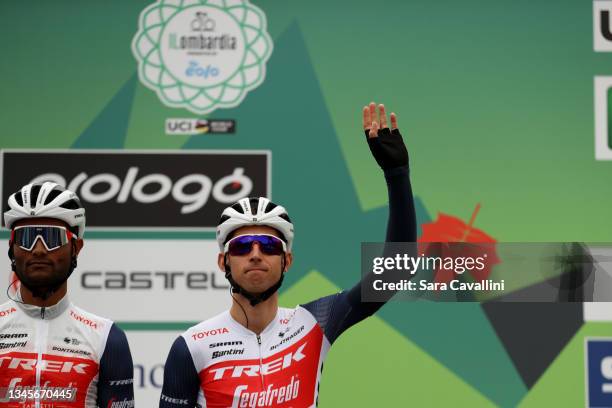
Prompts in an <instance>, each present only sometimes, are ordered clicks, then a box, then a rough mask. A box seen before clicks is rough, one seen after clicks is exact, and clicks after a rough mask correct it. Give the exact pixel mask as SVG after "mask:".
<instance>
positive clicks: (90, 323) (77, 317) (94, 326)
mask: <svg viewBox="0 0 612 408" xmlns="http://www.w3.org/2000/svg"><path fill="white" fill-rule="evenodd" d="M70 317H72V318H73V319H74V320H76V321H77V322H80V323H83V324H84V325H85V326H89V327H91V328H92V329H96V330H97V329H98V323H97V322H94V321H93V320H89V319H87V318H85V317H83V316H80V315H78V314H76V313H74V311H72V310H71V311H70Z"/></svg>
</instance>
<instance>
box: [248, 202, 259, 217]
mask: <svg viewBox="0 0 612 408" xmlns="http://www.w3.org/2000/svg"><path fill="white" fill-rule="evenodd" d="M249 205H250V206H251V214H257V206H258V205H259V198H249Z"/></svg>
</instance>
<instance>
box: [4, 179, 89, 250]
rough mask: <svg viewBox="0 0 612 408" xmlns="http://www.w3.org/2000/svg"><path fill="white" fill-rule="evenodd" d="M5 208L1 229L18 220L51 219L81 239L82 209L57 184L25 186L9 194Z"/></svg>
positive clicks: (82, 230) (72, 194) (73, 196)
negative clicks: (63, 223) (73, 229)
mask: <svg viewBox="0 0 612 408" xmlns="http://www.w3.org/2000/svg"><path fill="white" fill-rule="evenodd" d="M8 206H9V207H10V210H8V211H6V212H5V213H4V225H5V226H6V227H7V228H8V229H11V228H12V227H13V224H15V223H16V222H17V221H19V220H22V219H27V218H43V217H44V218H55V219H58V220H62V221H64V222H65V223H66V224H68V225H69V226H70V227H73V228H76V231H75V232H76V233H77V235H78V237H79V238H83V234H84V232H85V209H84V208H83V206H82V205H81V201H80V200H79V197H78V196H77V195H76V194H75V193H73V192H72V191H70V190H66V189H65V188H64V187H62V186H60V185H59V184H57V183H53V182H50V181H47V182H44V183H36V184H27V185H25V186H23V187H22V188H21V190H19V191H17V192H16V193H13V194H11V196H10V197H9V199H8Z"/></svg>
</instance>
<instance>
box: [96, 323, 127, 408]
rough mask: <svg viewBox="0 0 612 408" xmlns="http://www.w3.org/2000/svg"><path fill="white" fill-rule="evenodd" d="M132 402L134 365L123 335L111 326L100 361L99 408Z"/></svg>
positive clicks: (115, 327) (118, 329)
mask: <svg viewBox="0 0 612 408" xmlns="http://www.w3.org/2000/svg"><path fill="white" fill-rule="evenodd" d="M133 400H134V365H133V363H132V354H131V353H130V346H129V345H128V341H127V338H126V337H125V333H124V332H123V331H122V330H121V329H120V328H118V327H117V326H116V325H115V324H113V325H112V326H111V329H110V332H109V333H108V339H107V340H106V347H105V348H104V353H103V354H102V358H101V359H100V372H99V376H98V401H97V404H98V406H99V407H107V406H109V404H110V403H112V402H113V401H118V402H123V401H125V402H126V406H130V402H131V401H133Z"/></svg>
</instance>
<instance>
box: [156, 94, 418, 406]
mask: <svg viewBox="0 0 612 408" xmlns="http://www.w3.org/2000/svg"><path fill="white" fill-rule="evenodd" d="M379 124H380V126H379ZM363 126H364V130H365V132H366V137H367V141H368V145H369V147H370V150H371V152H372V154H373V156H374V158H375V159H376V161H377V162H378V164H379V165H380V166H381V168H382V169H383V171H384V174H385V179H386V181H387V186H388V192H389V210H390V211H389V220H388V225H387V238H386V240H387V241H395V242H414V241H415V239H416V217H415V210H414V203H413V199H412V192H411V186H410V180H409V174H408V153H407V150H406V147H405V146H404V142H403V141H402V137H401V135H400V133H399V130H398V129H397V117H396V116H395V114H393V113H392V114H391V129H389V128H388V127H387V119H386V114H385V109H384V106H383V105H379V106H378V120H377V115H376V105H375V104H374V103H371V104H370V105H369V106H366V107H364V109H363ZM379 129H380V130H379ZM293 236H294V234H293V224H292V222H291V220H290V218H289V216H288V214H287V212H286V211H285V209H284V208H283V207H281V206H280V205H276V204H274V203H272V202H270V201H269V200H268V199H266V198H261V197H260V198H244V199H242V200H240V201H238V202H237V203H236V204H234V205H232V206H231V207H228V208H226V209H225V210H224V211H223V213H222V216H221V219H220V222H219V225H218V227H217V241H218V243H219V249H220V251H221V253H220V254H219V256H218V264H219V267H220V268H221V270H223V271H224V272H225V276H226V278H227V279H228V280H229V282H230V285H231V287H232V292H233V293H234V294H235V296H232V297H233V303H232V306H231V308H230V310H229V311H226V312H224V313H221V314H220V315H217V316H215V317H213V318H211V319H209V320H206V321H204V322H202V323H200V324H198V325H196V326H194V327H191V328H190V329H188V330H187V331H186V332H185V333H183V334H182V335H181V336H180V337H179V338H178V339H177V340H176V341H175V342H174V344H173V345H172V348H171V350H170V353H169V355H168V359H167V361H166V365H165V371H164V385H163V389H162V395H161V399H160V407H161V408H176V407H194V406H197V407H203V406H206V407H209V408H210V407H230V406H231V407H263V406H280V407H310V406H315V405H316V404H317V402H318V400H317V397H318V386H319V380H320V376H321V370H322V367H323V360H324V359H325V356H326V355H327V352H328V350H329V348H330V346H331V345H332V344H333V342H334V341H335V340H336V339H337V338H338V336H340V334H341V333H342V332H344V331H345V330H346V329H348V328H349V327H351V326H352V325H354V324H355V323H358V322H359V321H361V320H363V319H365V318H366V317H368V316H370V315H372V314H373V313H375V312H376V311H377V310H378V309H379V308H380V307H381V306H382V305H383V303H362V302H361V282H360V283H359V284H357V285H356V286H355V287H353V288H352V289H351V290H348V291H344V292H341V293H337V294H334V295H331V296H326V297H323V298H320V299H317V300H314V301H312V302H310V303H307V304H304V305H301V306H297V307H296V308H295V309H286V308H279V307H278V292H277V291H278V289H279V287H280V286H281V283H282V281H283V276H284V273H285V272H286V271H287V270H288V269H289V267H290V266H291V262H292V252H291V247H292V243H293Z"/></svg>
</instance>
